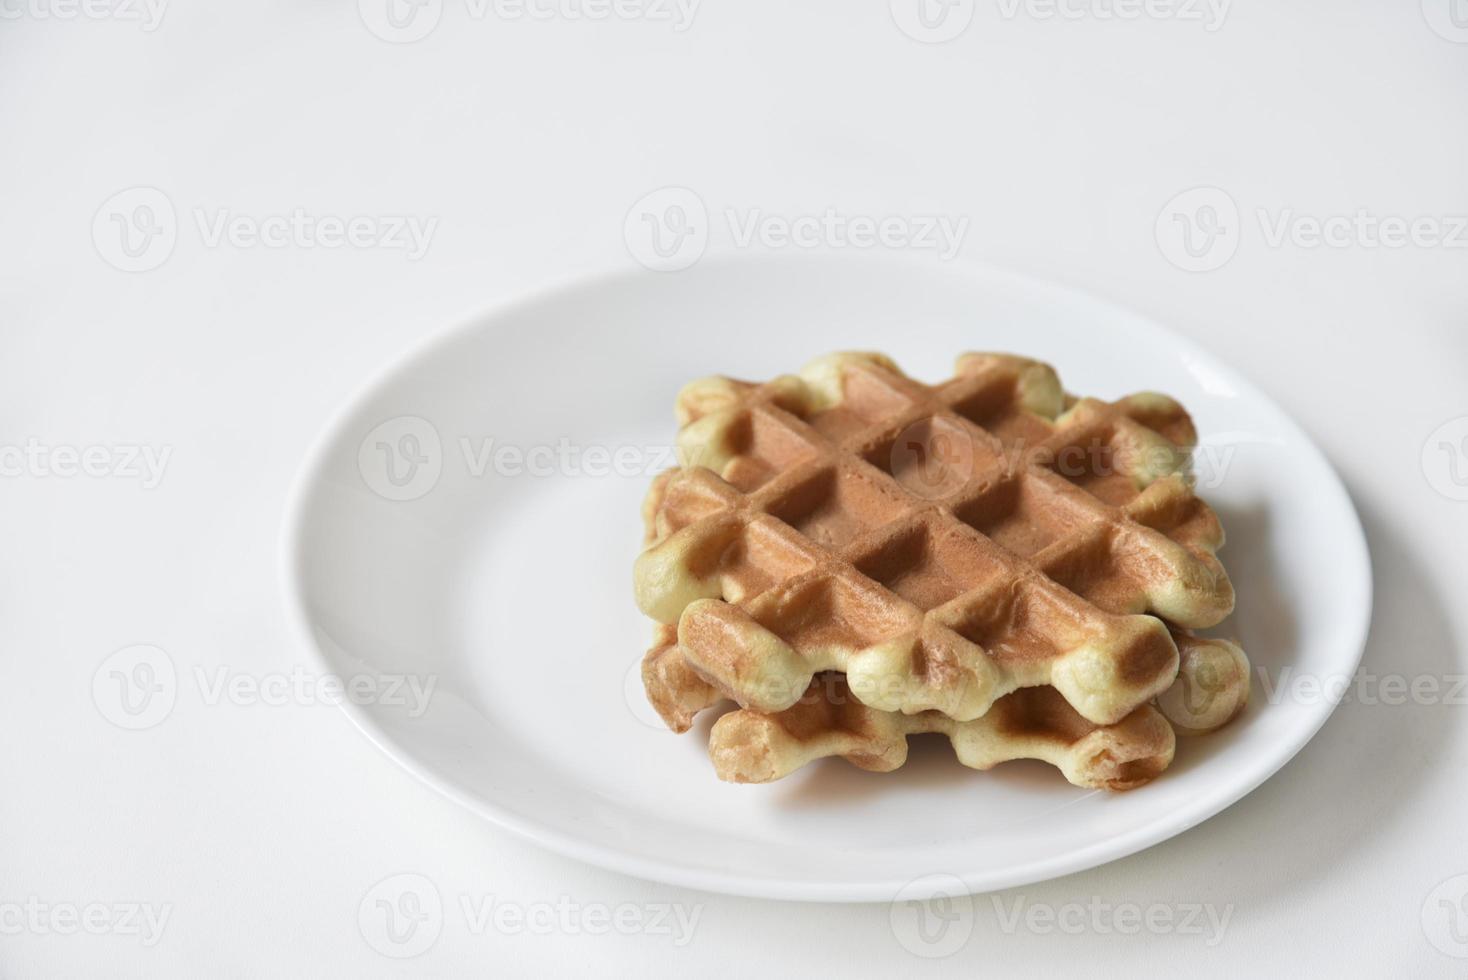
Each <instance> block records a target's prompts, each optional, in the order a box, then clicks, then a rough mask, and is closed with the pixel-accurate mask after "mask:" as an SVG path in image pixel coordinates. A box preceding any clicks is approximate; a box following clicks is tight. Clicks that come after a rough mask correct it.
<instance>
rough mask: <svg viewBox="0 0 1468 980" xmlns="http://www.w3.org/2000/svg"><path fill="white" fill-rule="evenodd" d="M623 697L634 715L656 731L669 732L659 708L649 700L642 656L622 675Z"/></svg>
mask: <svg viewBox="0 0 1468 980" xmlns="http://www.w3.org/2000/svg"><path fill="white" fill-rule="evenodd" d="M622 697H623V699H624V700H625V701H626V702H627V710H628V711H630V712H631V713H632V717H634V718H636V719H637V720H638V721H640V722H641V723H642V724H644V725H646V726H647V727H648V728H651V729H653V730H654V731H659V732H667V730H668V726H667V725H664V724H663V719H662V718H661V717H660V716H659V715H658V713H657V709H656V708H654V707H653V706H652V704H651V703H650V702H649V701H648V700H647V690H646V688H645V686H644V685H643V683H642V658H641V657H638V658H637V659H636V660H634V661H632V665H631V666H629V667H628V668H627V673H625V674H623V675H622Z"/></svg>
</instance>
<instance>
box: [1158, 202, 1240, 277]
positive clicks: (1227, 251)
mask: <svg viewBox="0 0 1468 980" xmlns="http://www.w3.org/2000/svg"><path fill="white" fill-rule="evenodd" d="M1153 233H1154V234H1155V235H1156V237H1157V247H1158V249H1160V250H1161V251H1162V256H1163V258H1165V259H1167V261H1169V262H1171V263H1172V264H1173V265H1175V266H1177V267H1178V268H1179V269H1183V270H1186V271H1188V272H1211V271H1212V270H1214V269H1217V268H1220V267H1222V266H1223V265H1224V264H1225V263H1227V262H1228V260H1229V259H1231V258H1233V257H1234V253H1235V252H1237V251H1238V249H1239V207H1238V205H1237V204H1235V203H1234V199H1233V198H1232V197H1230V196H1229V195H1228V193H1227V192H1226V191H1223V190H1220V189H1219V188H1217V187H1194V188H1193V189H1192V190H1187V191H1183V192H1182V193H1181V194H1178V195H1176V196H1175V197H1173V199H1172V200H1170V201H1168V202H1167V203H1166V204H1164V205H1163V206H1162V210H1161V211H1160V212H1158V214H1157V224H1156V226H1155V227H1154V228H1153Z"/></svg>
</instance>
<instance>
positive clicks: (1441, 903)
mask: <svg viewBox="0 0 1468 980" xmlns="http://www.w3.org/2000/svg"><path fill="white" fill-rule="evenodd" d="M1422 933H1423V935H1425V936H1426V937H1427V941H1428V942H1430V943H1432V946H1433V948H1434V949H1436V950H1437V951H1438V952H1439V953H1442V954H1444V955H1445V956H1451V957H1453V958H1455V959H1460V960H1461V959H1468V874H1465V875H1454V876H1453V877H1451V878H1448V879H1447V880H1446V881H1442V882H1439V883H1438V886H1437V887H1436V888H1434V889H1433V890H1432V891H1430V892H1428V893H1427V901H1425V902H1423V903H1422Z"/></svg>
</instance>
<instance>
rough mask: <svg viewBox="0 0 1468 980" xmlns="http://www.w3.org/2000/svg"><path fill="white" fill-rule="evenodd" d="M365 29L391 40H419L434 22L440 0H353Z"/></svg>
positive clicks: (410, 41)
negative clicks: (355, 0) (355, 2)
mask: <svg viewBox="0 0 1468 980" xmlns="http://www.w3.org/2000/svg"><path fill="white" fill-rule="evenodd" d="M357 13H358V14H360V15H361V17H362V23H364V24H366V25H367V29H368V30H369V31H371V32H372V33H373V34H375V35H376V36H378V37H379V38H381V39H382V40H384V41H387V42H389V43H391V44H411V43H413V42H414V41H421V40H423V39H424V38H425V37H427V36H428V35H429V34H432V33H433V29H434V28H435V27H437V26H438V20H439V18H440V17H442V16H443V0H357Z"/></svg>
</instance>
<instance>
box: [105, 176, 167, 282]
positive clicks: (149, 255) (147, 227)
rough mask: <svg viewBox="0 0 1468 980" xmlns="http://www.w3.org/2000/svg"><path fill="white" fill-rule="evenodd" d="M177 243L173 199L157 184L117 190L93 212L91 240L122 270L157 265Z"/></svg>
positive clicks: (145, 268) (126, 270) (110, 262)
mask: <svg viewBox="0 0 1468 980" xmlns="http://www.w3.org/2000/svg"><path fill="white" fill-rule="evenodd" d="M177 243H178V218H177V216H176V215H175V214H174V211H173V202H172V201H170V200H169V199H168V195H167V194H165V193H163V192H162V191H160V190H159V189H158V188H156V187H129V188H128V189H127V190H125V191H118V192H117V193H116V194H113V195H112V196H111V197H109V198H108V199H107V200H106V201H104V202H102V206H101V207H100V208H98V209H97V213H96V214H95V215H93V216H92V244H93V245H95V246H96V247H97V254H98V255H101V256H102V258H103V259H105V260H106V262H107V264H108V265H110V266H112V267H113V268H115V269H121V270H122V271H123V272H147V271H148V270H150V269H156V268H158V267H159V266H160V265H162V264H163V263H164V262H167V261H168V257H169V256H170V255H172V254H173V246H174V245H176V244H177Z"/></svg>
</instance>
